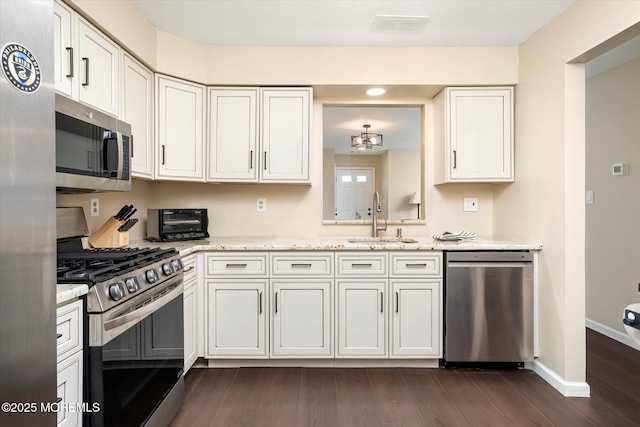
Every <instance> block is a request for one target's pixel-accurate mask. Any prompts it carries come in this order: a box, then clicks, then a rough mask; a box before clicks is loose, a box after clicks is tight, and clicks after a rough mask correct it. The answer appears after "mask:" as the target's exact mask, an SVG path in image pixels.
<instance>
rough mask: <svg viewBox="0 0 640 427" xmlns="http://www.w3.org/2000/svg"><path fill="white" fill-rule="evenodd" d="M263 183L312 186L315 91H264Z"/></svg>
mask: <svg viewBox="0 0 640 427" xmlns="http://www.w3.org/2000/svg"><path fill="white" fill-rule="evenodd" d="M260 93H261V97H262V126H261V135H262V151H261V156H262V157H261V162H262V166H261V167H260V173H261V181H263V182H284V183H287V182H290V183H309V182H310V176H309V141H310V131H311V110H312V109H311V108H310V107H311V102H312V98H313V96H312V89H310V88H309V89H284V88H277V89H276V88H274V89H261V90H260Z"/></svg>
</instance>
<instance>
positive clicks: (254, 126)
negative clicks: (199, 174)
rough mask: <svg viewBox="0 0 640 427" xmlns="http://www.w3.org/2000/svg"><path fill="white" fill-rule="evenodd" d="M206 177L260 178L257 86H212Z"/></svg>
mask: <svg viewBox="0 0 640 427" xmlns="http://www.w3.org/2000/svg"><path fill="white" fill-rule="evenodd" d="M208 126H209V161H208V171H207V180H208V181H214V182H215V181H219V182H225V181H226V182H257V181H258V88H209V123H208Z"/></svg>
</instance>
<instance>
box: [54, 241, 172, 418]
mask: <svg viewBox="0 0 640 427" xmlns="http://www.w3.org/2000/svg"><path fill="white" fill-rule="evenodd" d="M58 237H60V236H58ZM79 244H80V243H79V241H78V240H77V236H74V237H65V238H63V239H60V238H59V239H58V257H57V258H58V268H57V270H58V283H86V284H87V285H89V293H88V294H87V296H86V300H85V307H86V310H85V312H86V313H85V328H84V330H85V337H84V340H85V342H84V343H85V368H84V402H89V403H91V404H92V405H93V404H95V403H97V404H98V406H99V408H100V410H99V411H95V412H88V413H85V414H84V423H85V425H89V426H115V425H117V426H142V425H146V426H155V425H162V426H166V425H168V424H169V423H170V422H171V420H172V419H173V417H174V416H175V414H176V413H177V411H178V410H179V408H180V406H181V405H182V402H183V400H184V381H183V378H182V373H183V367H184V317H183V300H182V298H183V296H182V292H183V275H184V272H183V265H182V261H181V260H180V255H179V254H178V252H177V251H176V250H175V249H159V248H121V249H82V248H81V247H80V246H79Z"/></svg>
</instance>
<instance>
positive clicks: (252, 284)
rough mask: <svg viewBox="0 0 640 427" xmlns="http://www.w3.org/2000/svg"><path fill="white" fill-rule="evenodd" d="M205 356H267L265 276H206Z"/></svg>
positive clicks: (248, 357)
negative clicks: (236, 277) (210, 278)
mask: <svg viewBox="0 0 640 427" xmlns="http://www.w3.org/2000/svg"><path fill="white" fill-rule="evenodd" d="M206 289H207V308H208V312H207V328H208V333H207V337H208V341H207V349H206V357H208V358H234V359H254V358H266V357H267V356H268V349H267V325H268V322H267V304H266V298H267V295H268V294H267V292H268V289H269V283H268V280H266V279H235V280H221V281H218V280H208V281H207V282H206Z"/></svg>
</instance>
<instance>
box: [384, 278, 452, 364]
mask: <svg viewBox="0 0 640 427" xmlns="http://www.w3.org/2000/svg"><path fill="white" fill-rule="evenodd" d="M390 288H391V299H392V303H391V306H392V307H391V337H392V338H391V357H392V358H393V357H396V358H400V357H409V358H415V357H427V356H431V357H440V356H441V354H442V351H441V345H442V339H441V335H442V327H441V325H442V321H441V317H442V314H441V310H440V307H441V306H442V296H441V295H442V292H441V290H442V280H441V279H391V280H390Z"/></svg>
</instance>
